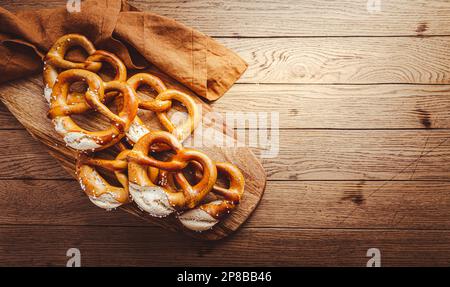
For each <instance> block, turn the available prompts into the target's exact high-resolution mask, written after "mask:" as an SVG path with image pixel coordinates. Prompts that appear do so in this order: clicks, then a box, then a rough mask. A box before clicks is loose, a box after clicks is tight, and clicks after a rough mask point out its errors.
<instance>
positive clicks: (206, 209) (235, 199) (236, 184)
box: [168, 162, 245, 231]
mask: <svg viewBox="0 0 450 287" xmlns="http://www.w3.org/2000/svg"><path fill="white" fill-rule="evenodd" d="M216 167H217V171H218V172H219V173H222V174H224V175H226V176H227V177H228V180H229V182H230V185H229V188H223V187H219V186H217V185H214V187H213V192H214V193H216V194H219V195H221V196H222V197H223V199H218V200H214V201H211V202H208V203H204V204H202V205H200V206H199V207H197V208H195V209H191V210H188V211H186V212H184V213H182V214H181V215H180V216H178V219H179V220H180V222H181V223H182V224H183V225H184V226H185V227H187V228H188V229H191V230H195V231H205V230H208V229H211V228H212V227H213V226H214V225H216V224H217V223H218V222H219V221H220V219H221V218H222V217H224V216H225V215H227V214H229V213H230V212H231V210H233V209H234V208H236V206H237V205H238V204H239V202H240V201H241V198H242V195H243V193H244V185H245V180H244V176H243V175H242V173H241V171H240V170H239V169H238V168H237V167H236V166H235V165H232V164H231V163H226V162H220V163H216ZM198 169H201V167H200V166H199V167H198ZM168 182H170V181H168Z"/></svg>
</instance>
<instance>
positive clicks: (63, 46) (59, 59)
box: [43, 34, 102, 103]
mask: <svg viewBox="0 0 450 287" xmlns="http://www.w3.org/2000/svg"><path fill="white" fill-rule="evenodd" d="M75 46H80V47H81V48H83V49H84V50H85V51H86V52H87V53H88V55H93V54H94V53H95V52H96V49H95V47H94V45H93V44H92V42H91V41H89V40H88V39H87V38H86V37H84V36H82V35H78V34H68V35H65V36H62V37H61V38H59V39H58V40H57V41H56V42H55V44H53V46H52V47H51V48H50V50H49V52H48V53H47V55H46V56H45V59H44V72H43V76H44V85H45V88H44V97H45V98H46V100H47V102H49V103H50V98H51V96H52V89H53V86H54V85H55V82H56V79H57V77H58V69H62V70H68V69H85V70H89V71H92V72H98V71H99V70H100V69H101V67H102V64H101V63H99V62H96V61H92V59H89V58H88V59H86V60H85V61H84V62H82V63H76V62H71V61H68V60H66V59H64V57H65V55H66V53H67V51H69V49H70V48H72V47H75Z"/></svg>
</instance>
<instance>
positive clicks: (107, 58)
mask: <svg viewBox="0 0 450 287" xmlns="http://www.w3.org/2000/svg"><path fill="white" fill-rule="evenodd" d="M86 61H88V62H95V63H103V62H106V63H109V64H110V65H111V66H112V67H113V68H114V70H115V76H114V78H113V79H112V80H111V81H119V82H126V80H127V67H125V64H124V63H123V62H122V61H121V60H120V59H119V58H118V57H117V56H116V55H114V54H113V53H110V52H107V51H103V50H97V51H95V53H94V54H92V55H91V56H89V57H88V58H87V59H86ZM106 82H107V81H106ZM117 95H118V93H117V92H109V93H106V94H105V101H107V100H108V99H110V98H114V97H116V96H117ZM67 103H68V104H69V105H78V104H82V105H83V106H84V110H89V109H90V108H91V107H90V106H89V105H88V103H87V102H86V99H85V97H84V93H78V92H71V93H70V94H69V96H68V99H67Z"/></svg>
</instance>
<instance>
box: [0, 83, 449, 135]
mask: <svg viewBox="0 0 450 287" xmlns="http://www.w3.org/2000/svg"><path fill="white" fill-rule="evenodd" d="M449 93H450V90H449V88H448V87H447V86H433V85H426V86H425V85H271V84H268V85H246V84H245V85H244V84H237V85H235V86H233V87H232V88H231V90H230V91H229V92H228V93H227V94H226V96H224V97H223V98H221V99H220V100H218V101H216V102H215V103H214V104H213V107H214V110H215V111H216V112H219V113H221V114H222V113H225V112H246V113H247V112H267V113H268V112H277V113H278V114H279V123H280V128H282V129H285V128H290V129H291V128H302V129H303V128H305V129H306V128H307V129H312V128H317V129H412V128H416V129H420V128H450V114H449V113H448V111H449V110H450V97H449V96H448V94H449ZM0 129H23V126H22V125H21V124H20V123H19V122H18V121H17V120H16V119H15V118H14V116H13V115H12V114H11V113H10V112H9V111H8V110H7V108H6V107H5V106H4V105H3V104H0Z"/></svg>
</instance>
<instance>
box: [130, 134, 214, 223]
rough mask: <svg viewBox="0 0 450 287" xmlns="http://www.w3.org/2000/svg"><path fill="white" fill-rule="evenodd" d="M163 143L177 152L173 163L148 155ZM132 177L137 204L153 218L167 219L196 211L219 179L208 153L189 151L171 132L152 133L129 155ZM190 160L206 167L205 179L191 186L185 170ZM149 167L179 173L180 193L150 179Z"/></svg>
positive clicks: (136, 145) (131, 181)
mask: <svg viewBox="0 0 450 287" xmlns="http://www.w3.org/2000/svg"><path fill="white" fill-rule="evenodd" d="M159 143H163V144H166V145H169V146H170V147H171V148H172V150H173V152H174V153H175V154H174V155H173V156H172V157H171V158H170V160H169V161H162V160H157V159H155V158H154V157H152V156H150V155H148V153H149V152H150V149H151V146H153V145H154V144H159ZM128 160H129V164H128V174H129V177H130V194H131V196H132V198H133V200H134V201H135V202H136V204H137V205H138V206H139V207H140V208H141V209H143V210H145V211H147V212H148V213H150V214H151V215H153V216H156V217H164V216H167V215H169V214H171V213H173V212H174V211H176V210H184V209H188V208H194V207H195V206H197V205H198V204H199V203H200V202H201V201H202V200H203V198H204V197H205V196H206V195H207V194H208V193H209V192H210V191H211V189H212V187H213V185H214V183H215V182H216V179H217V169H216V166H215V165H214V163H213V161H212V160H211V159H210V158H209V157H208V156H206V155H205V154H203V153H201V152H199V151H196V150H192V149H185V148H183V147H182V145H181V143H180V142H179V141H178V140H177V139H176V138H175V137H174V136H173V135H172V134H170V133H168V132H161V131H158V132H151V133H148V134H146V135H145V136H143V137H142V138H141V139H140V140H139V141H138V142H137V143H136V144H135V145H134V147H133V150H132V151H131V152H130V153H129V155H128ZM190 161H196V162H198V163H199V164H201V165H202V168H203V171H204V172H203V176H202V179H201V180H200V181H199V182H198V183H197V184H195V185H194V186H191V185H190V183H189V182H188V181H187V180H186V178H185V177H184V175H183V173H182V170H183V169H184V168H185V167H186V166H187V165H188V164H189V162H190ZM148 167H153V168H156V169H162V170H167V171H174V172H176V174H175V176H176V178H177V181H178V182H179V185H180V190H172V189H166V188H163V187H160V186H157V185H156V184H155V183H154V181H152V180H151V179H150V178H149V176H148V170H147V169H148Z"/></svg>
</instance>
